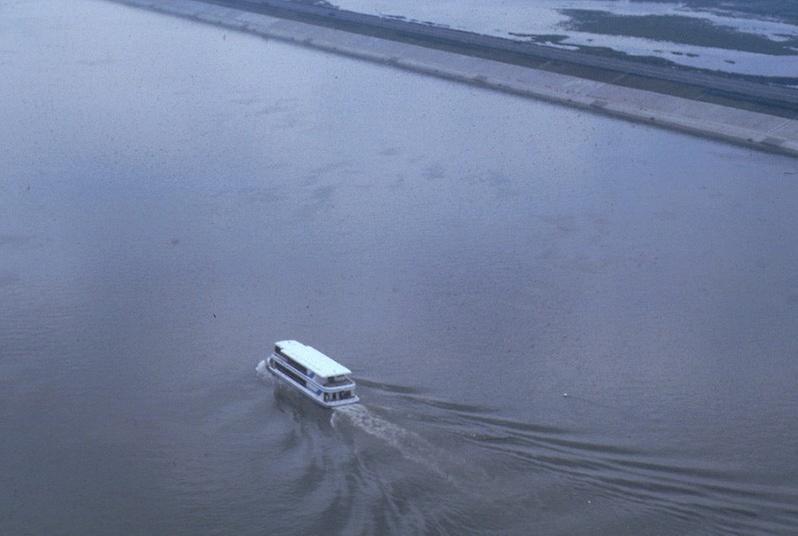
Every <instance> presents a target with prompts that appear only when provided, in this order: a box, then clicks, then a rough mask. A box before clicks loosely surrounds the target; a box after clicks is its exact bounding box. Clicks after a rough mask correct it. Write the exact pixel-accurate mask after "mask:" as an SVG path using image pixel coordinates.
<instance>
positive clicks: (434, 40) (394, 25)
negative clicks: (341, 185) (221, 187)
mask: <svg viewBox="0 0 798 536" xmlns="http://www.w3.org/2000/svg"><path fill="white" fill-rule="evenodd" d="M114 1H117V2H122V3H125V4H128V5H133V6H137V7H144V8H148V9H153V10H156V11H159V12H164V13H169V14H173V15H177V16H182V17H186V18H190V19H194V20H199V21H203V22H208V23H213V24H218V25H221V26H224V27H228V28H232V29H236V30H240V31H245V32H248V33H253V34H256V35H260V36H263V37H267V38H274V39H280V40H283V41H288V42H293V43H298V44H301V45H304V46H310V47H313V48H318V49H322V50H326V51H329V52H335V53H340V54H345V55H349V56H352V57H356V58H360V59H366V60H369V61H375V62H379V63H384V64H390V65H393V66H396V67H400V68H403V69H408V70H413V71H417V72H422V73H426V74H430V75H434V76H438V77H443V78H448V79H453V80H458V81H463V82H468V83H471V84H477V85H480V86H483V87H488V88H492V89H496V90H500V91H504V92H509V93H514V94H518V95H523V96H528V97H534V98H539V99H544V100H548V101H552V102H557V103H561V104H566V105H570V106H576V107H580V108H584V109H589V110H592V111H596V112H600V113H605V114H609V115H613V116H616V117H623V118H625V119H630V120H634V121H639V122H644V123H648V124H654V125H659V126H663V127H667V128H672V129H676V130H680V131H683V132H688V133H692V134H697V135H701V136H707V137H711V138H715V139H720V140H724V141H727V142H732V143H736V144H741V145H746V146H750V147H755V148H757V149H762V150H767V151H772V152H780V153H783V154H788V155H792V156H798V90H794V89H791V88H785V87H778V86H768V85H765V84H757V83H754V82H748V81H745V80H737V79H733V78H726V77H722V76H714V75H708V74H704V73H701V72H691V71H684V70H677V69H668V68H662V67H657V66H650V65H642V64H635V63H633V62H629V61H623V60H618V59H613V58H597V57H595V56H590V55H586V54H582V53H579V52H574V51H568V50H558V49H554V48H549V47H543V46H537V45H530V44H527V43H517V42H513V41H511V40H506V39H501V38H497V37H491V36H480V35H476V34H471V33H468V32H462V31H458V30H449V29H446V28H440V27H435V26H427V25H423V24H418V23H412V22H406V21H397V20H391V19H381V18H379V17H374V16H371V15H362V14H357V13H352V12H346V11H341V10H338V9H334V8H330V7H327V6H317V5H308V4H300V3H295V2H288V1H285V0H263V1H261V2H257V3H255V2H249V1H245V0H162V1H156V0H114Z"/></svg>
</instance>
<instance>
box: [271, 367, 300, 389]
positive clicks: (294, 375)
mask: <svg viewBox="0 0 798 536" xmlns="http://www.w3.org/2000/svg"><path fill="white" fill-rule="evenodd" d="M274 366H275V368H276V369H277V370H279V371H280V372H282V373H283V374H285V375H286V376H288V377H289V378H291V379H292V380H294V381H295V382H297V383H298V384H300V385H302V386H305V387H307V382H305V380H303V379H302V378H300V377H299V374H297V373H296V372H293V371H291V370H289V369H288V367H284V366H283V365H282V364H281V363H277V362H276V361H275V363H274Z"/></svg>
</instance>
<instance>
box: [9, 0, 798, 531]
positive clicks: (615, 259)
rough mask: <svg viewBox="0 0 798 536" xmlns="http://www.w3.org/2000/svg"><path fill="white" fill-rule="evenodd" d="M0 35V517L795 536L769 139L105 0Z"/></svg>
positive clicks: (792, 443) (114, 525)
mask: <svg viewBox="0 0 798 536" xmlns="http://www.w3.org/2000/svg"><path fill="white" fill-rule="evenodd" d="M0 51H2V52H0V54H2V55H0V80H2V82H0V102H3V106H0V124H2V125H3V128H0V147H3V151H0V303H1V304H2V307H0V429H1V431H2V433H0V533H3V534H61V533H63V534H80V535H87V534H109V533H125V534H280V533H283V534H312V533H319V532H328V533H346V534H349V533H353V534H358V533H363V534H374V533H395V534H405V533H419V532H426V533H431V534H435V533H441V534H447V533H449V534H465V533H484V534H490V533H495V534H529V533H537V534H569V535H571V534H597V533H599V534H630V535H632V534H635V535H636V534H651V533H657V534H674V535H676V534H687V533H690V534H752V533H756V534H767V533H771V534H791V533H794V532H795V531H796V530H798V507H796V504H798V467H797V466H796V464H795V460H794V455H795V452H796V451H798V429H796V426H795V415H796V414H797V413H798V391H796V389H795V377H796V373H798V360H796V357H798V341H797V340H796V338H795V337H794V333H796V331H798V276H797V275H796V274H798V270H797V269H796V268H798V238H797V237H796V235H795V233H794V231H793V230H794V229H796V228H798V210H796V208H797V207H798V202H797V201H796V199H798V180H797V179H798V175H796V172H798V166H797V165H796V161H795V160H794V159H789V158H786V157H779V156H773V155H768V154H763V153H757V152H752V151H749V150H746V149H741V148H736V147H731V146H727V145H723V144H718V143H714V142H709V141H705V140H700V139H698V138H693V137H688V136H683V135H678V134H673V133H670V132H665V131H661V130H656V129H651V128H647V127H642V126H637V125H633V124H629V123H624V122H620V121H615V120H611V119H608V118H604V117H601V116H596V115H591V114H587V113H584V112H579V111H575V110H571V109H567V108H561V107H555V106H551V105H548V104H545V103H540V102H536V101H531V100H524V99H520V98H515V97H511V96H506V95H501V94H497V93H492V92H489V91H486V90H482V89H478V88H472V87H467V86H463V85H457V84H453V83H448V82H444V81H440V80H436V79H431V78H425V77H421V76H416V75H413V74H410V73H406V72H402V71H398V70H391V69H389V68H385V67H382V66H375V65H370V64H367V63H360V62H356V61H353V60H349V59H345V58H340V57H337V56H332V55H325V54H321V53H318V52H314V51H309V50H304V49H301V48H294V47H290V46H287V45H283V44H279V43H275V42H273V41H264V40H261V39H257V38H254V37H251V36H244V35H238V34H235V33H231V32H229V31H226V30H222V29H218V28H213V27H208V26H203V25H200V24H194V23H189V22H185V21H181V20H178V19H172V18H168V17H165V16H161V15H156V14H151V13H147V12H144V11H137V10H132V9H128V8H124V7H120V6H117V5H115V4H111V3H105V2H99V1H88V0H79V1H72V2H65V1H63V0H44V1H35V2H34V1H17V2H3V3H0ZM283 338H297V339H300V340H302V341H304V342H307V343H310V344H313V345H314V346H316V347H318V348H319V349H321V350H322V351H325V352H327V353H329V354H330V355H332V356H334V357H335V358H337V359H340V360H341V361H342V362H343V363H344V364H346V365H347V366H348V367H350V368H351V369H352V370H354V371H355V376H356V379H357V380H358V384H359V394H360V396H361V398H362V400H363V404H362V405H360V406H354V407H349V408H346V409H343V410H340V411H336V412H329V411H325V410H322V409H321V408H317V407H315V406H313V405H312V404H309V403H308V402H307V401H306V400H305V399H304V398H302V397H300V396H298V395H297V394H296V393H294V392H292V391H290V390H289V389H286V388H285V387H283V386H279V385H275V384H274V383H272V380H271V379H265V378H262V377H260V376H259V375H258V374H257V373H256V372H255V366H256V364H257V363H258V362H259V361H260V360H261V359H263V357H264V356H265V353H266V352H268V349H269V348H270V346H271V344H272V342H273V341H274V340H279V339H283ZM564 394H567V396H564Z"/></svg>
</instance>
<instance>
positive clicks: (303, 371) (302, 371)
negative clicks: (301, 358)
mask: <svg viewBox="0 0 798 536" xmlns="http://www.w3.org/2000/svg"><path fill="white" fill-rule="evenodd" d="M280 357H282V358H283V359H285V360H286V361H287V362H288V364H289V365H291V366H292V367H294V368H295V369H296V370H298V371H299V372H301V373H302V374H304V375H306V376H307V375H308V369H306V368H305V367H303V366H302V365H300V364H299V363H297V362H296V361H294V360H293V359H291V358H290V357H288V356H287V355H285V354H280Z"/></svg>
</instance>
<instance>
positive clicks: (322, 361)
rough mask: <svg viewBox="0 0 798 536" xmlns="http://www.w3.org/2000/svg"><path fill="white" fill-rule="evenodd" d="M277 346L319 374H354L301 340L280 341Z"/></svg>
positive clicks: (328, 375)
mask: <svg viewBox="0 0 798 536" xmlns="http://www.w3.org/2000/svg"><path fill="white" fill-rule="evenodd" d="M275 346H276V347H277V348H278V349H279V350H280V351H281V352H282V353H283V354H285V355H286V356H288V357H290V358H291V359H293V360H294V361H296V362H297V363H299V364H300V365H302V366H303V367H305V368H307V369H308V370H311V371H313V372H314V373H315V374H317V375H319V376H322V377H325V378H331V377H333V376H347V375H349V374H352V371H351V370H349V369H348V368H346V367H345V366H343V365H341V364H340V363H338V362H337V361H335V360H334V359H332V358H330V357H328V356H326V355H324V354H323V353H321V352H319V351H318V350H316V349H315V348H313V347H312V346H307V345H305V344H302V343H301V342H299V341H292V340H288V341H278V342H277V343H275Z"/></svg>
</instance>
